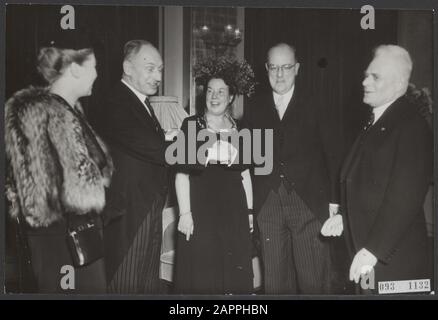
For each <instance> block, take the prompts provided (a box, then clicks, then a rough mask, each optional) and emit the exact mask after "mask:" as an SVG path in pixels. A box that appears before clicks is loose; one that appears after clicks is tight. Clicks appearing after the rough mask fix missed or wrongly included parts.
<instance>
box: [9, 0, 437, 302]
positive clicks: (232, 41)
mask: <svg viewBox="0 0 438 320" xmlns="http://www.w3.org/2000/svg"><path fill="white" fill-rule="evenodd" d="M5 7H6V10H5V11H6V19H5V25H6V29H5V50H4V52H5V68H4V73H5V85H4V88H5V92H4V97H5V104H4V135H5V136H4V143H5V147H4V150H5V151H4V152H5V172H4V176H5V189H4V192H5V197H4V199H5V200H4V203H5V214H4V218H3V219H4V226H5V230H4V238H5V252H4V270H5V293H6V294H9V295H14V294H22V293H26V294H58V295H84V294H87V295H103V296H113V295H116V296H117V295H153V296H155V295H160V296H162V297H177V296H181V295H182V296H183V297H192V296H193V297H197V296H198V297H199V296H216V297H217V296H246V297H248V296H249V297H258V296H290V297H296V296H301V295H303V296H304V295H305V296H310V297H311V296H336V295H342V296H354V297H360V298H366V297H370V296H379V297H383V296H385V297H386V296H393V295H395V296H404V295H415V296H430V295H433V294H434V290H436V288H435V283H436V279H435V274H436V269H437V268H436V264H435V251H436V247H435V243H436V240H435V236H436V235H435V230H436V226H435V218H436V211H434V194H436V191H434V145H436V143H434V130H433V127H434V121H433V94H434V92H433V89H434V83H436V79H434V57H435V56H436V55H437V52H434V37H433V34H434V19H435V20H436V17H435V14H434V11H433V10H431V9H429V10H428V9H425V8H423V9H415V10H414V9H409V8H387V9H382V8H380V7H379V8H375V7H373V6H372V5H362V6H358V5H356V6H350V7H348V6H345V7H344V8H328V7H325V8H323V7H321V8H318V7H293V2H291V4H290V5H289V6H285V7H251V6H248V7H243V6H237V5H236V6H207V5H206V6H178V5H165V6H164V5H163V6H157V5H156V4H154V5H151V4H149V5H148V4H147V3H145V4H144V5H139V4H138V5H124V4H122V3H121V2H120V4H119V5H116V4H114V3H112V4H105V3H101V4H99V5H97V4H94V5H91V4H87V5H85V4H83V5H82V4H73V3H72V4H29V3H27V4H7V5H5ZM435 23H436V21H435ZM435 40H436V39H435ZM435 68H436V66H435ZM435 150H436V148H435Z"/></svg>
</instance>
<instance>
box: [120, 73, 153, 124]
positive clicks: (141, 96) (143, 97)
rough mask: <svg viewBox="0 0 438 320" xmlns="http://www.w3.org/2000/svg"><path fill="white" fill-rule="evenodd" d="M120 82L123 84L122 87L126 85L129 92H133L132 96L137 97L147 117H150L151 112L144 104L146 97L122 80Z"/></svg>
mask: <svg viewBox="0 0 438 320" xmlns="http://www.w3.org/2000/svg"><path fill="white" fill-rule="evenodd" d="M122 82H123V84H124V85H126V86H127V87H128V88H129V90H131V91H132V92H134V94H135V95H136V96H137V98H138V99H139V100H140V101H141V103H142V104H143V105H144V107H145V108H146V110H147V111H148V113H149V115H150V116H152V114H151V111H150V110H149V108H148V106H147V105H146V104H145V103H144V101H145V100H146V98H147V96H146V95H144V94H143V93H141V92H140V91H138V90H137V89H135V88H134V87H133V86H131V85H130V84H129V83H128V82H126V81H125V80H124V79H122Z"/></svg>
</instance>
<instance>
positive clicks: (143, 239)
mask: <svg viewBox="0 0 438 320" xmlns="http://www.w3.org/2000/svg"><path fill="white" fill-rule="evenodd" d="M163 206H164V198H162V197H158V199H156V200H155V201H154V203H153V204H152V208H151V210H150V212H148V213H147V214H146V215H145V217H144V220H143V221H142V223H141V224H140V225H139V226H138V230H137V232H136V234H135V237H134V239H133V241H132V243H131V246H130V247H129V249H128V251H127V252H126V253H125V255H124V258H123V260H122V261H121V263H120V265H119V267H118V269H117V271H116V273H115V274H114V276H113V278H112V279H111V280H110V281H109V283H108V289H107V290H108V293H118V294H159V293H160V278H159V271H160V254H161V237H162V212H163ZM126 219H129V217H126V216H123V217H122V218H121V220H120V221H118V223H119V224H120V226H119V231H120V232H123V231H124V230H125V228H126V224H128V223H129V222H128V221H126Z"/></svg>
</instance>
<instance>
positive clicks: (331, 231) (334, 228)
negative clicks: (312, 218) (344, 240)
mask: <svg viewBox="0 0 438 320" xmlns="http://www.w3.org/2000/svg"><path fill="white" fill-rule="evenodd" d="M343 230H344V223H343V222H342V216H341V215H340V214H336V215H334V216H332V217H330V218H328V219H327V220H326V221H325V222H324V225H323V226H322V228H321V234H322V235H323V236H324V237H339V236H340V235H341V234H342V231H343Z"/></svg>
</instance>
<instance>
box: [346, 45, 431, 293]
mask: <svg viewBox="0 0 438 320" xmlns="http://www.w3.org/2000/svg"><path fill="white" fill-rule="evenodd" d="M411 70H412V61H411V58H410V56H409V53H408V52H407V51H406V50H405V49H403V48H401V47H399V46H395V45H382V46H379V47H378V48H377V49H376V50H375V52H374V59H373V60H372V61H371V63H370V64H369V66H368V68H367V70H366V71H365V80H364V81H363V89H364V98H363V101H364V103H366V104H367V105H369V106H370V107H371V109H372V114H371V115H372V116H371V119H370V121H369V123H368V124H367V126H365V127H364V130H363V131H362V132H361V134H360V135H359V137H358V138H357V140H356V142H355V143H354V145H353V147H352V149H351V150H350V153H349V155H348V156H347V158H346V160H345V163H344V165H343V168H342V171H341V187H342V189H341V190H342V208H343V211H345V212H346V214H345V218H346V219H345V220H346V221H344V223H345V229H346V236H347V239H349V247H350V249H351V251H352V252H351V253H352V263H351V267H350V280H354V281H355V282H356V283H358V282H359V280H360V279H361V277H363V275H364V274H366V273H369V272H374V282H375V285H374V288H375V291H374V292H376V290H377V289H378V286H377V284H378V282H379V281H393V280H414V279H430V273H429V271H430V268H429V265H428V262H427V261H428V257H427V255H428V254H430V252H428V250H427V235H426V223H425V217H424V213H423V202H424V199H425V195H426V192H427V189H428V186H429V182H430V179H431V176H432V161H433V153H432V152H433V149H432V148H433V144H432V132H431V130H430V128H429V127H428V124H427V122H426V120H425V118H423V116H421V115H420V113H419V110H418V107H417V106H415V105H412V104H411V103H409V101H408V99H407V97H406V95H405V93H406V90H407V88H408V84H409V77H410V74H411ZM366 278H368V279H372V277H371V276H368V277H364V279H366ZM367 286H370V287H369V289H372V287H373V283H371V284H369V283H367ZM362 289H364V288H362Z"/></svg>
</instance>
